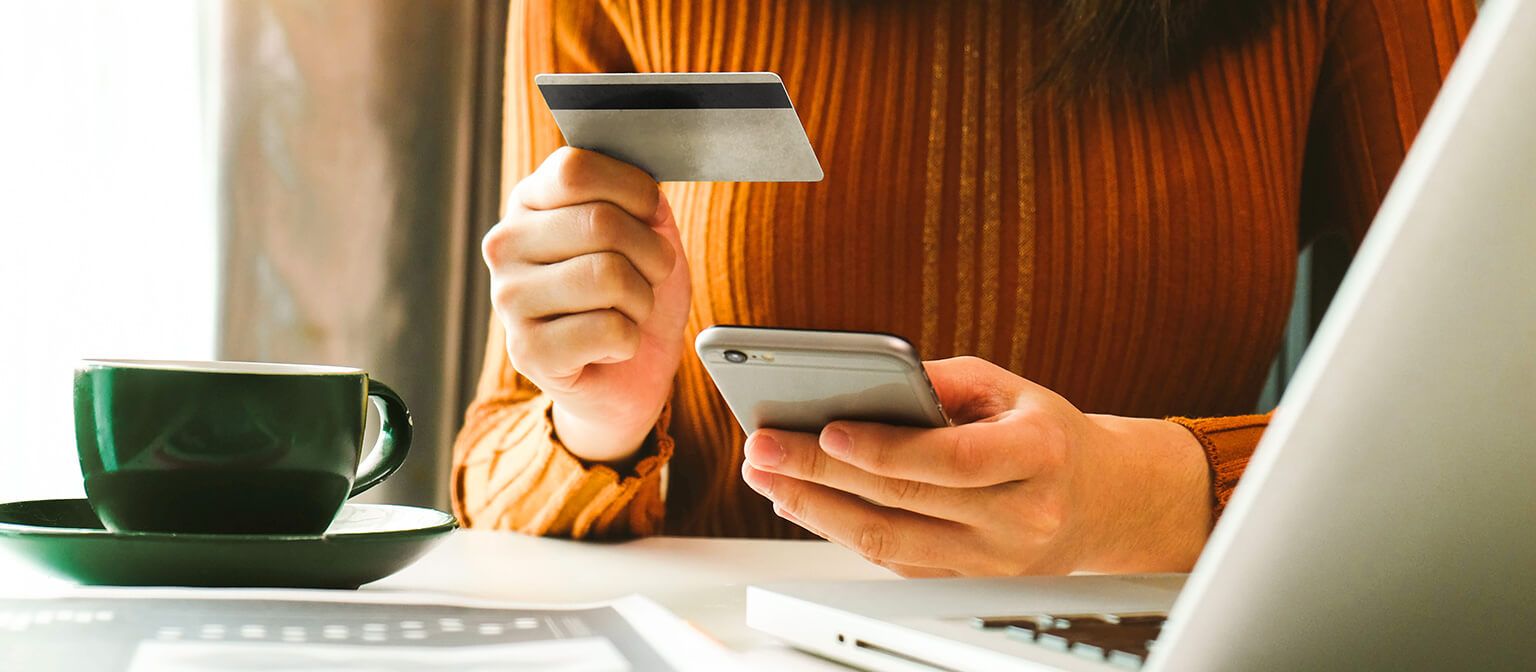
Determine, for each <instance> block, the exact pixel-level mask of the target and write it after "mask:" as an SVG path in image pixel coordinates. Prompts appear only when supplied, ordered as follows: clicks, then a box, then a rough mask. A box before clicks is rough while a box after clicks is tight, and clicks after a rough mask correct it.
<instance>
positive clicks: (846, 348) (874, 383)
mask: <svg viewBox="0 0 1536 672" xmlns="http://www.w3.org/2000/svg"><path fill="white" fill-rule="evenodd" d="M694 349H695V350H696V351H697V352H698V354H699V359H700V360H702V361H703V362H704V368H705V370H707V371H709V376H710V378H713V379H714V381H715V387H717V388H719V390H720V394H721V395H723V396H724V397H725V403H726V404H727V405H729V406H730V407H731V412H732V413H733V414H735V415H736V421H737V422H740V423H741V427H742V429H745V430H746V431H747V433H748V434H750V433H752V432H754V431H757V430H758V429H761V428H769V429H783V430H789V431H795V432H820V431H821V428H822V427H825V426H826V425H827V423H829V422H832V421H833V420H856V421H863V422H881V423H886V424H893V425H906V426H911V427H945V426H948V425H949V419H948V418H946V417H945V415H944V407H943V406H942V405H940V404H939V396H938V395H937V394H935V393H934V391H933V385H932V384H931V383H929V382H928V374H927V373H926V372H924V371H923V364H922V362H921V361H920V360H918V358H917V350H916V349H915V348H913V347H912V344H911V343H908V342H907V341H906V340H905V339H903V338H901V337H900V336H893V335H891V334H878V333H866V332H852V331H815V330H808V329H773V328H763V327H738V326H727V325H721V326H715V327H710V328H708V329H705V330H704V331H702V332H699V336H698V338H697V339H695V340H694Z"/></svg>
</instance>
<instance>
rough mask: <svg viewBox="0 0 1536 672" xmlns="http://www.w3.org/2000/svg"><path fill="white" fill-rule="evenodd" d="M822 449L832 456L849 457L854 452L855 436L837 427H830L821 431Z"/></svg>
mask: <svg viewBox="0 0 1536 672" xmlns="http://www.w3.org/2000/svg"><path fill="white" fill-rule="evenodd" d="M821 450H822V452H825V453H826V454H828V455H831V456H832V457H839V458H841V457H847V456H848V454H849V453H851V452H853V437H851V436H848V432H845V431H843V430H841V429H838V428H836V427H828V428H827V429H824V430H822V432H821Z"/></svg>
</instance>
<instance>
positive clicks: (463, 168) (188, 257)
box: [0, 0, 1347, 507]
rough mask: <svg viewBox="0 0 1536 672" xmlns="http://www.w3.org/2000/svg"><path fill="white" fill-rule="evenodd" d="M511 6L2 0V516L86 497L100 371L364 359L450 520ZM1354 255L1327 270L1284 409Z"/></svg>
mask: <svg viewBox="0 0 1536 672" xmlns="http://www.w3.org/2000/svg"><path fill="white" fill-rule="evenodd" d="M506 4H507V0H412V1H411V2H379V1H377V0H219V1H214V0H208V1H197V0H155V1H154V2H134V1H130V0H116V1H109V0H0V428H3V431H4V439H5V440H4V442H3V443H0V501H9V500H19V499H31V498H43V497H76V496H80V495H81V494H82V489H81V487H80V483H79V471H78V467H77V465H76V461H75V451H74V446H73V443H74V430H73V424H72V412H73V411H72V408H71V403H70V393H71V390H70V379H71V371H72V369H73V367H74V362H75V361H76V360H77V359H79V358H82V357H124V358H127V357H137V358H179V359H207V358H220V359H236V360H263V361H284V362H308V363H326V364H343V365H351V366H358V367H362V368H365V369H367V370H369V371H370V372H371V373H373V374H374V375H375V376H376V377H378V378H380V379H381V380H384V381H386V382H388V383H389V384H391V385H392V386H394V387H395V388H396V389H397V390H399V391H400V392H401V394H402V395H404V396H405V398H406V400H407V401H408V402H409V404H410V406H411V408H412V411H413V412H414V414H415V417H416V428H417V432H418V433H417V443H416V447H415V449H414V450H413V455H412V457H411V459H410V460H408V461H407V463H406V467H405V469H404V470H403V471H402V472H401V473H400V474H399V475H397V476H396V477H395V478H393V479H391V480H390V481H389V482H388V483H386V484H385V486H383V487H381V488H377V489H375V490H373V491H371V492H370V493H369V494H368V495H366V497H367V498H368V499H372V500H375V501H379V500H383V501H394V502H402V503H414V504H427V505H437V506H439V507H446V504H447V494H446V491H445V487H444V486H445V484H446V469H447V464H448V459H449V448H450V446H451V442H452V437H453V434H454V432H455V431H456V430H457V428H458V425H459V423H460V418H461V416H462V413H463V409H464V408H465V406H466V405H467V404H468V401H469V396H470V393H471V391H472V389H473V386H474V383H475V378H476V374H477V373H478V369H479V364H480V358H481V356H482V349H483V336H484V329H485V324H486V320H487V319H488V317H489V314H490V311H489V307H488V301H487V299H486V291H487V290H486V286H485V285H486V274H485V272H484V270H483V268H482V266H481V263H480V260H479V253H478V245H479V240H480V237H481V236H482V235H483V234H484V231H485V230H486V229H488V228H489V227H490V226H491V225H492V224H493V223H494V222H495V221H496V219H497V212H498V200H499V199H498V189H499V188H498V184H499V181H500V174H499V166H500V155H501V148H500V147H501V137H500V113H501V109H500V108H501V95H502V90H501V82H502V59H503V54H504V52H505V49H506V46H507V45H506V42H505V40H506V36H505V25H506V21H505V15H506ZM1346 261H1347V251H1346V250H1345V248H1344V245H1343V243H1342V241H1338V240H1335V241H1321V243H1320V245H1319V246H1317V247H1316V249H1311V250H1308V251H1307V252H1305V253H1304V254H1303V257H1302V261H1301V263H1302V265H1303V271H1304V272H1303V273H1301V274H1299V284H1298V288H1297V289H1298V294H1297V297H1298V298H1297V301H1296V305H1295V308H1294V310H1293V314H1292V330H1291V336H1290V337H1289V338H1288V339H1287V342H1286V346H1285V349H1284V351H1283V352H1282V353H1281V355H1280V357H1279V358H1278V359H1277V361H1276V365H1275V367H1274V373H1273V375H1272V376H1271V384H1270V386H1269V392H1268V394H1266V396H1265V400H1264V401H1263V403H1262V404H1261V409H1260V410H1264V409H1267V408H1269V407H1271V406H1272V405H1273V403H1274V401H1275V399H1277V398H1278V393H1279V391H1280V390H1281V389H1283V387H1284V384H1285V382H1286V380H1287V379H1288V377H1289V372H1290V370H1291V369H1292V368H1293V367H1294V365H1295V362H1296V360H1297V359H1298V358H1299V356H1300V353H1301V351H1302V350H1303V349H1304V347H1305V345H1306V342H1307V337H1308V335H1309V334H1310V333H1311V330H1312V328H1313V327H1314V326H1315V324H1316V318H1317V317H1318V316H1320V315H1321V314H1322V309H1323V308H1325V307H1326V304H1327V300H1328V298H1329V297H1330V296H1331V294H1332V288H1333V287H1334V286H1336V283H1337V278H1338V276H1339V274H1340V273H1341V271H1342V269H1343V266H1344V263H1345V262H1346Z"/></svg>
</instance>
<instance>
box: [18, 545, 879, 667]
mask: <svg viewBox="0 0 1536 672" xmlns="http://www.w3.org/2000/svg"><path fill="white" fill-rule="evenodd" d="M0 577H3V579H0V594H3V593H6V592H8V591H10V590H13V589H20V588H22V587H26V586H30V587H38V586H47V585H58V586H67V585H68V584H67V582H65V581H62V580H60V579H56V578H53V577H49V576H47V575H44V574H42V573H41V572H40V571H39V570H36V569H34V568H32V567H28V566H25V565H23V564H21V563H20V560H19V559H14V558H11V557H8V555H7V554H5V553H0ZM896 578H897V577H896V575H895V574H892V573H890V572H888V571H886V570H885V569H882V568H880V567H878V566H876V565H873V564H870V563H869V562H866V561H865V560H864V559H863V558H860V557H859V556H858V555H856V554H854V553H853V552H851V551H848V550H846V549H843V548H842V547H840V546H835V545H833V544H829V543H826V542H821V541H767V540H757V539H698V538H684V537H653V538H649V539H639V540H635V541H627V542H622V543H597V542H576V541H567V540H562V539H545V538H539V537H527V536H522V535H518V534H512V533H508V532H480V531H470V530H458V531H456V532H454V533H453V534H452V535H450V536H449V537H448V539H446V540H444V541H443V542H442V543H441V544H440V545H438V546H437V547H436V548H434V549H433V550H432V551H431V552H430V553H428V554H427V555H426V556H425V557H423V558H422V559H421V560H420V561H418V562H417V563H416V564H414V565H412V566H410V567H408V568H406V569H405V570H404V571H402V572H400V573H398V574H396V575H394V576H391V577H389V578H386V579H384V580H382V581H379V582H377V583H372V584H369V585H367V586H364V587H363V590H364V591H370V592H388V591H404V592H429V593H437V594H447V595H459V596H467V597H476V598H483V599H491V600H501V601H512V602H539V603H546V604H549V603H555V604H558V603H574V602H592V601H600V600H608V599H612V598H617V597H623V596H626V595H631V594H636V593H638V594H640V595H644V596H646V597H648V598H650V599H652V600H654V601H655V602H657V603H658V604H661V605H662V606H664V607H666V608H667V609H669V610H671V611H672V612H673V613H675V614H677V615H678V616H679V617H680V618H682V619H684V620H686V621H689V622H691V623H692V624H693V625H694V626H696V627H698V628H699V629H700V630H703V631H704V632H705V633H707V634H709V635H710V636H712V637H714V638H715V639H716V640H718V641H720V642H721V643H722V644H724V645H725V646H727V647H728V648H730V649H733V650H735V651H738V652H741V653H743V654H744V655H743V657H742V662H743V665H744V666H745V667H748V668H751V669H759V670H816V671H818V672H820V671H837V672H847V670H848V668H846V667H841V666H838V665H834V664H832V663H828V662H825V661H823V660H821V659H819V658H815V657H813V656H809V655H806V654H801V653H798V652H796V651H794V650H792V649H789V648H788V647H785V646H783V645H782V644H779V643H777V642H776V641H775V640H773V639H772V638H771V637H769V636H767V635H764V634H762V633H759V632H756V631H754V630H752V629H750V628H748V627H747V626H746V587H747V586H748V585H749V584H753V583H764V582H770V581H796V580H823V579H829V580H860V579H896Z"/></svg>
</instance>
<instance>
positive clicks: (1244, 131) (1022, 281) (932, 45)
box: [608, 0, 1323, 536]
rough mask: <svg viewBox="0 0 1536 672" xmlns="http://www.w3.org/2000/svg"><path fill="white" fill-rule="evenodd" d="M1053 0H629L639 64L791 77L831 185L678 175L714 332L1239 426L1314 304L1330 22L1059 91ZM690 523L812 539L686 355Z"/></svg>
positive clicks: (679, 462) (685, 501)
mask: <svg viewBox="0 0 1536 672" xmlns="http://www.w3.org/2000/svg"><path fill="white" fill-rule="evenodd" d="M1034 4H1036V3H1021V2H1013V1H1011V0H989V1H976V2H926V1H925V2H863V1H847V2H825V1H822V0H691V1H687V0H685V1H682V2H662V1H660V0H657V1H652V0H633V2H630V3H625V2H620V1H615V2H612V3H610V4H609V7H608V14H609V15H610V16H611V17H614V19H615V20H616V22H618V23H619V24H620V25H619V28H620V31H621V32H622V33H623V34H625V35H626V43H627V45H628V50H629V52H630V56H631V58H632V59H634V62H635V65H636V67H637V69H638V70H641V71H657V72H662V71H740V70H768V71H773V72H777V73H779V74H780V75H782V76H783V79H784V81H785V84H786V86H787V87H788V89H789V92H790V96H791V98H792V99H793V101H794V103H795V106H796V109H797V112H798V113H799V115H800V117H801V119H802V121H803V122H804V123H805V126H806V130H807V132H808V134H809V136H810V139H811V142H812V144H813V145H814V147H815V148H816V151H817V154H818V156H819V157H820V159H821V162H822V165H823V166H824V168H825V172H826V179H825V181H823V182H821V183H819V184H733V183H711V184H672V185H667V186H666V187H665V188H666V191H667V193H668V195H669V197H670V198H671V200H672V203H673V206H674V210H675V211H676V213H677V217H678V222H679V225H680V227H681V230H682V232H683V237H684V245H685V247H686V250H687V253H688V254H689V257H690V262H691V265H692V270H693V285H694V298H693V314H692V319H691V320H690V323H689V327H688V333H687V338H688V339H689V340H690V342H691V339H692V338H693V336H694V335H695V334H696V333H697V332H698V330H700V329H702V328H704V327H707V326H709V325H712V324H748V325H763V326H788V327H809V328H825V329H854V330H877V331H886V332H893V333H897V334H901V335H903V336H905V337H907V338H908V339H909V340H911V341H912V342H913V343H914V344H916V345H917V347H918V349H919V351H920V352H921V354H922V356H923V357H924V358H927V359H933V358H942V357H950V356H955V355H976V356H979V357H983V358H986V359H989V360H992V361H994V362H997V363H998V364H1001V365H1003V366H1006V367H1007V368H1009V369H1010V370H1012V371H1014V372H1016V373H1018V374H1020V375H1022V376H1025V377H1028V378H1030V379H1033V380H1035V381H1037V382H1039V383H1041V384H1043V385H1046V386H1048V387H1050V388H1052V389H1054V390H1056V391H1057V392H1059V393H1060V394H1062V395H1063V396H1065V397H1066V398H1067V399H1069V400H1070V401H1072V402H1073V403H1075V404H1076V405H1077V406H1078V407H1079V408H1081V409H1083V410H1084V411H1088V412H1107V413H1117V414H1127V415H1136V416H1154V417H1155V416H1162V415H1171V414H1183V415H1200V414H1212V415H1216V414H1238V413H1245V412H1250V411H1251V410H1252V409H1253V408H1254V405H1255V403H1256V399H1257V397H1258V394H1259V391H1260V388H1261V387H1262V385H1263V381H1264V379H1265V375H1266V372H1267V369H1268V366H1269V364H1270V362H1271V359H1272V358H1273V355H1274V353H1275V351H1276V348H1277V344H1278V341H1279V339H1280V337H1281V333H1282V331H1283V328H1284V324H1285V321H1286V315H1287V310H1288V307H1289V303H1290V297H1291V291H1292V285H1293V276H1294V272H1295V270H1294V269H1295V258H1296V251H1297V235H1298V234H1297V229H1298V227H1297V212H1298V207H1299V193H1300V181H1301V173H1302V150H1303V147H1304V145H1305V142H1304V138H1305V136H1306V127H1305V124H1306V122H1307V119H1308V111H1309V108H1310V105H1311V99H1310V96H1311V92H1312V89H1313V85H1314V81H1313V79H1314V78H1315V76H1316V75H1315V73H1316V70H1317V64H1318V61H1319V60H1320V58H1321V50H1322V48H1323V40H1322V39H1321V34H1322V32H1323V19H1322V17H1321V16H1320V10H1318V9H1317V8H1316V7H1315V3H1312V2H1295V3H1288V4H1287V7H1286V9H1285V11H1284V13H1283V15H1282V16H1281V17H1280V19H1279V20H1278V21H1277V22H1275V23H1274V24H1273V25H1272V26H1271V27H1270V28H1269V29H1268V30H1267V31H1266V32H1265V33H1264V34H1262V35H1260V36H1259V37H1258V38H1257V39H1255V40H1253V41H1252V42H1251V43H1250V44H1247V45H1246V46H1243V47H1241V48H1238V49H1234V50H1228V51H1225V52H1221V53H1218V54H1213V55H1212V56H1211V57H1209V58H1207V59H1206V60H1205V62H1204V64H1203V65H1202V66H1201V67H1200V68H1199V69H1198V70H1197V71H1196V72H1194V73H1193V74H1191V75H1190V76H1188V77H1187V78H1181V79H1179V80H1178V81H1176V82H1174V83H1172V84H1170V85H1168V86H1165V87H1158V88H1156V89H1154V90H1147V91H1129V90H1114V91H1111V92H1109V93H1106V94H1102V95H1087V96H1078V97H1070V98H1069V97H1065V96H1055V95H1050V94H1045V93H1040V92H1038V91H1037V90H1036V89H1035V88H1034V87H1033V84H1034V80H1035V78H1036V76H1037V72H1038V70H1037V68H1039V67H1040V65H1041V63H1042V62H1043V60H1044V58H1045V57H1046V55H1047V54H1048V53H1049V51H1048V49H1049V48H1050V45H1049V43H1048V40H1047V39H1046V38H1044V37H1042V36H1043V35H1045V34H1046V31H1045V30H1044V29H1043V26H1044V25H1045V23H1046V19H1045V17H1044V16H1043V15H1037V13H1038V10H1031V6H1032V5H1034ZM673 409H674V414H673V421H672V425H671V432H672V434H673V435H674V437H675V438H676V440H677V454H676V456H675V457H674V459H673V462H672V463H671V465H670V472H669V486H668V494H667V498H668V505H667V506H668V516H667V525H666V527H667V531H668V532H669V533H680V534H709V535H727V536H730V535H751V536H802V534H803V533H802V532H800V531H799V530H798V529H797V528H793V527H792V526H789V525H788V524H785V523H783V522H782V521H780V520H778V519H777V517H775V516H774V515H773V514H772V512H771V510H770V507H769V505H768V503H767V502H766V501H765V500H762V499H761V498H760V497H759V496H757V495H756V494H754V493H752V492H751V491H750V490H749V489H747V488H746V487H745V486H744V485H743V484H742V483H741V482H740V479H739V477H738V473H739V465H740V461H741V445H742V442H743V440H744V436H743V435H742V433H741V430H740V428H739V427H737V425H736V424H735V422H734V420H733V419H732V418H731V416H730V413H729V410H728V409H727V408H726V406H725V405H724V403H723V402H722V400H721V399H720V397H719V396H718V394H717V393H716V392H715V390H714V388H713V386H712V385H711V384H710V382H709V379H708V377H707V375H706V374H705V373H704V371H703V369H702V367H701V366H700V365H699V363H698V362H697V361H696V360H695V359H694V358H693V357H691V356H685V358H684V361H683V364H682V370H681V373H680V375H679V379H678V386H677V388H676V391H675V393H674V398H673Z"/></svg>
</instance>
